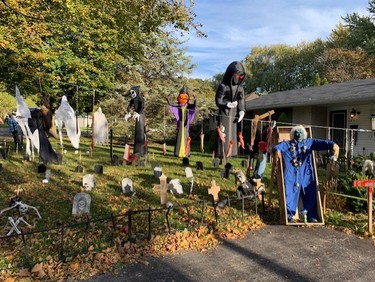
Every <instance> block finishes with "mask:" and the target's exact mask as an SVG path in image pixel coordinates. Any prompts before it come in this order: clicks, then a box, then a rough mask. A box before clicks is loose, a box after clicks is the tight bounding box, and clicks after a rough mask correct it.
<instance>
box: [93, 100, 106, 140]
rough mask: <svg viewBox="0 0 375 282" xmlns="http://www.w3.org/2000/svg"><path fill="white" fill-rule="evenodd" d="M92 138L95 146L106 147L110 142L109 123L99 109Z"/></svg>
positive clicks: (94, 120)
mask: <svg viewBox="0 0 375 282" xmlns="http://www.w3.org/2000/svg"><path fill="white" fill-rule="evenodd" d="M93 117H94V118H93V124H92V136H93V143H94V145H104V144H106V143H107V142H108V121H107V118H106V117H105V115H104V114H103V112H102V108H101V107H99V108H98V110H97V111H96V112H95V113H94V116H93Z"/></svg>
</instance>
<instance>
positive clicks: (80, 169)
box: [74, 165, 83, 172]
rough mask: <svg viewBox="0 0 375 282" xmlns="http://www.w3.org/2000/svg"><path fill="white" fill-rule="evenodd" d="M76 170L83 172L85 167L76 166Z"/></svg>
mask: <svg viewBox="0 0 375 282" xmlns="http://www.w3.org/2000/svg"><path fill="white" fill-rule="evenodd" d="M74 171H75V172H83V167H81V166H80V165H78V166H76V168H75V169H74Z"/></svg>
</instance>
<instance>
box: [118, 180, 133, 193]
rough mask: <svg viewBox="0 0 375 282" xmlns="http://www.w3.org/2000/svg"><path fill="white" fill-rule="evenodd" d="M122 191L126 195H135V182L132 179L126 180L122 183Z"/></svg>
mask: <svg viewBox="0 0 375 282" xmlns="http://www.w3.org/2000/svg"><path fill="white" fill-rule="evenodd" d="M121 189H122V193H124V194H133V192H134V189H133V181H132V180H131V179H130V178H124V179H123V180H122V181H121Z"/></svg>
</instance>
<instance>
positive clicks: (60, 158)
mask: <svg viewBox="0 0 375 282" xmlns="http://www.w3.org/2000/svg"><path fill="white" fill-rule="evenodd" d="M62 158H63V156H62V155H60V154H57V164H58V165H61V164H62Z"/></svg>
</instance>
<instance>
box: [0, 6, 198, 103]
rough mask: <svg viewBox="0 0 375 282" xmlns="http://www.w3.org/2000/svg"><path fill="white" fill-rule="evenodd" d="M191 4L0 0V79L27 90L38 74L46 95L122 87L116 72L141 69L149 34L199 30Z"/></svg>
mask: <svg viewBox="0 0 375 282" xmlns="http://www.w3.org/2000/svg"><path fill="white" fill-rule="evenodd" d="M187 3H188V2H187ZM192 8H193V3H190V5H188V4H185V2H183V1H177V0H167V1H163V0H156V1H148V0H111V1H93V0H86V1H84V0H71V1H65V0H55V1H38V0H30V1H17V0H14V1H7V0H3V1H1V2H0V51H1V52H0V53H1V57H0V71H1V73H2V76H1V80H2V81H4V82H5V83H6V85H7V87H8V89H9V91H12V88H13V85H14V83H17V84H20V83H22V84H23V85H24V86H23V88H24V93H25V94H26V95H27V94H28V93H38V92H40V91H41V88H40V87H39V85H40V83H39V82H40V78H42V81H43V89H42V90H43V91H45V92H47V93H48V94H49V95H54V96H56V97H61V96H62V95H63V94H64V95H67V96H68V99H70V98H72V97H73V96H74V95H75V93H76V92H77V89H76V85H79V86H80V88H83V89H85V90H88V89H91V90H93V89H96V90H97V91H98V93H97V95H98V96H97V98H98V99H103V98H104V96H105V95H106V94H105V93H106V92H112V91H114V87H115V86H116V85H121V83H120V84H118V83H117V82H118V76H119V75H122V74H124V70H128V69H130V68H133V69H134V67H135V66H140V68H137V70H136V71H140V74H139V75H140V76H142V75H144V74H145V73H144V72H143V73H142V68H144V67H145V65H144V64H145V63H147V59H146V57H147V53H148V52H147V49H150V48H152V46H150V45H149V44H151V43H150V37H153V38H155V37H154V36H153V35H152V34H156V35H160V36H161V37H162V36H164V35H165V34H166V33H165V31H166V30H170V32H169V34H168V36H170V35H173V34H174V32H176V31H180V32H182V33H184V32H189V31H191V30H193V31H196V32H197V34H198V35H199V36H202V35H203V34H202V33H201V32H200V31H199V27H200V25H199V24H196V23H195V22H194V19H195V14H194V13H193V11H192ZM156 38H157V37H156ZM163 55H164V54H163ZM173 67H174V66H171V70H170V73H173ZM125 73H126V72H125ZM61 82H64V83H61ZM120 82H121V80H120ZM90 92H91V91H83V92H82V94H83V95H82V96H81V100H82V101H83V105H82V106H81V108H84V107H85V106H87V104H89V103H90V101H91V98H90V96H91V94H89V95H88V96H86V95H85V93H90Z"/></svg>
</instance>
